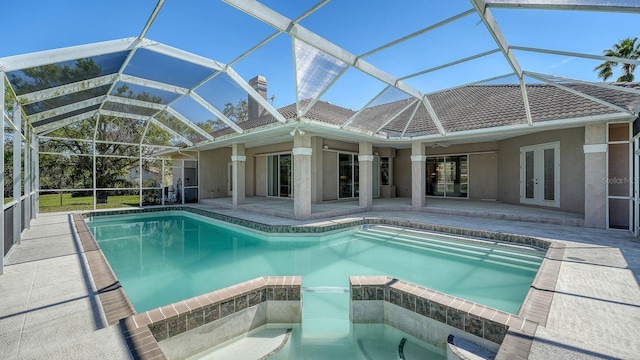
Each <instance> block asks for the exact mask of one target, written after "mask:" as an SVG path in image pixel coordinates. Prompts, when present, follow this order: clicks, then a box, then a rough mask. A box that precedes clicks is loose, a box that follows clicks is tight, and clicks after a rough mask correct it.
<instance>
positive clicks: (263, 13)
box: [223, 0, 439, 123]
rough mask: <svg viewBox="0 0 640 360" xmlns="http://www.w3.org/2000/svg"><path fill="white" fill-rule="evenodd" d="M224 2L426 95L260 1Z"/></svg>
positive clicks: (419, 95) (388, 81)
mask: <svg viewBox="0 0 640 360" xmlns="http://www.w3.org/2000/svg"><path fill="white" fill-rule="evenodd" d="M223 1H224V2H226V3H227V4H229V5H231V6H233V7H235V8H237V9H239V10H240V11H242V12H244V13H246V14H248V15H250V16H252V17H254V18H256V19H258V20H260V21H262V22H264V23H266V24H268V25H270V26H272V27H274V28H276V29H277V30H279V31H283V32H286V33H287V34H289V35H291V36H293V37H295V38H297V39H299V40H301V41H303V42H305V43H307V44H309V45H311V46H313V47H315V48H317V49H320V50H321V51H323V52H325V53H327V54H329V55H331V56H333V57H335V58H336V59H338V60H341V61H343V62H345V63H347V64H350V65H352V66H353V67H355V68H357V69H358V70H360V71H362V72H364V73H366V74H367V75H370V76H372V77H374V78H376V79H378V80H380V81H382V82H384V83H386V84H387V85H391V86H394V87H396V88H397V89H399V90H401V91H403V92H405V93H407V94H409V95H411V96H413V97H415V98H418V99H422V98H423V94H422V93H421V92H420V91H419V90H417V89H415V88H414V87H412V86H410V85H409V84H407V83H404V82H402V81H401V80H399V79H397V78H396V77H394V76H392V75H390V74H388V73H386V72H384V71H383V70H380V69H378V68H377V67H375V66H373V65H372V64H370V63H368V62H366V61H365V60H363V59H361V58H359V57H357V56H356V55H353V54H351V53H350V52H348V51H347V50H345V49H343V48H341V47H339V46H337V45H335V44H333V43H331V42H329V41H328V40H327V39H325V38H323V37H321V36H319V35H317V34H315V33H314V32H312V31H310V30H308V29H306V28H304V27H303V26H301V25H300V24H295V23H293V22H292V21H291V20H289V19H288V18H287V17H285V16H283V15H281V14H279V13H277V12H275V11H274V10H272V9H271V8H269V7H267V6H265V5H263V4H260V3H259V2H256V1H251V0H223ZM434 115H435V114H434ZM432 120H433V122H434V123H439V119H438V117H437V116H435V117H434V118H433V119H432Z"/></svg>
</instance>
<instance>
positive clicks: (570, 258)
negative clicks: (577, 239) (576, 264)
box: [567, 256, 587, 261]
mask: <svg viewBox="0 0 640 360" xmlns="http://www.w3.org/2000/svg"><path fill="white" fill-rule="evenodd" d="M567 259H569V260H575V261H587V260H585V259H583V258H579V257H575V256H567Z"/></svg>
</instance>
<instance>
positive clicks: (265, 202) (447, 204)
mask: <svg viewBox="0 0 640 360" xmlns="http://www.w3.org/2000/svg"><path fill="white" fill-rule="evenodd" d="M200 204H201V205H213V206H216V207H223V208H229V209H232V208H234V206H233V199H232V198H229V197H227V198H217V199H202V200H200ZM293 206H294V204H293V201H292V200H290V199H274V198H265V197H247V198H245V202H244V203H243V204H242V205H240V206H238V207H237V208H238V209H239V210H243V211H246V212H251V213H257V214H265V215H272V216H279V217H284V218H291V219H295V216H294V213H293ZM366 211H367V209H365V208H363V207H361V206H360V204H359V201H358V200H357V199H356V200H340V201H331V202H329V201H325V202H323V203H321V204H312V205H311V217H310V218H311V219H323V218H330V217H334V216H343V215H349V214H361V215H364V216H367V214H366ZM370 211H385V212H389V213H390V214H396V215H395V216H398V217H402V213H405V212H411V211H416V210H415V209H413V208H412V206H411V199H410V198H387V199H384V198H376V199H373V207H372V209H371V210H370ZM417 212H425V213H432V214H443V215H455V216H471V217H477V218H487V219H504V220H513V221H526V222H533V223H544V224H557V225H567V226H583V224H584V216H583V215H582V214H576V213H571V212H566V211H559V210H555V209H548V208H540V207H533V206H519V205H511V204H503V203H500V202H496V201H483V200H469V199H446V198H427V200H426V204H425V206H424V207H422V208H420V209H419V210H417ZM460 225H461V226H462V225H464V224H460Z"/></svg>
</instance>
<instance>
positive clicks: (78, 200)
mask: <svg viewBox="0 0 640 360" xmlns="http://www.w3.org/2000/svg"><path fill="white" fill-rule="evenodd" d="M139 202H140V198H139V197H138V195H112V196H111V195H110V196H109V197H108V198H107V203H106V204H97V206H96V207H97V208H98V209H112V208H120V207H130V206H132V207H135V206H138V205H139ZM61 204H62V205H61ZM72 210H93V196H83V197H71V194H62V196H61V195H60V194H47V195H40V212H54V211H72Z"/></svg>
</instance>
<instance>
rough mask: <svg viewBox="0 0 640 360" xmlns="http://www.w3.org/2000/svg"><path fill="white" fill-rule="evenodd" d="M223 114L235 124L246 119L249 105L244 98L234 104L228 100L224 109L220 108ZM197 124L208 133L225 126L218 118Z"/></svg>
mask: <svg viewBox="0 0 640 360" xmlns="http://www.w3.org/2000/svg"><path fill="white" fill-rule="evenodd" d="M222 113H223V114H224V116H226V117H227V118H229V120H231V121H233V122H235V123H236V124H238V123H241V122H243V121H247V119H248V117H249V105H248V103H247V101H246V100H240V101H238V103H237V104H236V105H233V103H231V102H228V103H226V104H224V110H222ZM198 126H200V128H202V129H203V130H204V131H206V132H207V133H209V134H213V133H214V132H216V131H219V130H222V129H224V128H226V127H227V124H226V123H225V122H224V121H222V120H219V119H216V120H211V119H209V120H207V121H206V122H203V123H199V124H198Z"/></svg>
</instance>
